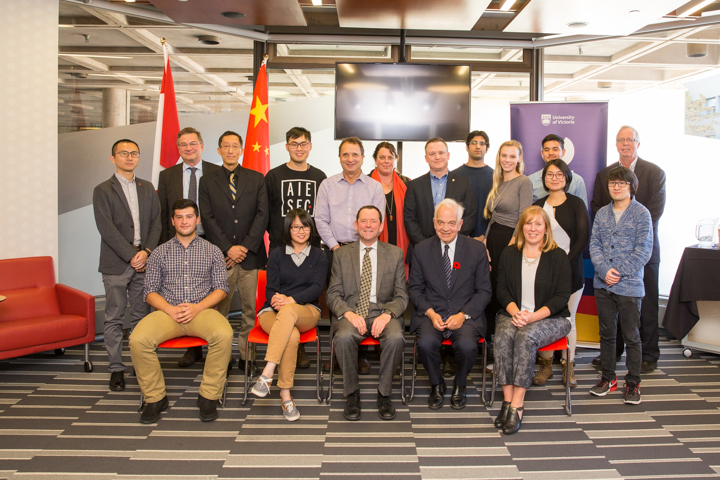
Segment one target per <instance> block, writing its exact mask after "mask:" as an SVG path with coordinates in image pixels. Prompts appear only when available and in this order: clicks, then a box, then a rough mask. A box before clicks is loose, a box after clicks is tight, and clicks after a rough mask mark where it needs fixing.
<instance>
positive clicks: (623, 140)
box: [615, 138, 637, 143]
mask: <svg viewBox="0 0 720 480" xmlns="http://www.w3.org/2000/svg"><path fill="white" fill-rule="evenodd" d="M615 141H616V142H617V143H625V142H627V143H635V142H637V138H616V139H615Z"/></svg>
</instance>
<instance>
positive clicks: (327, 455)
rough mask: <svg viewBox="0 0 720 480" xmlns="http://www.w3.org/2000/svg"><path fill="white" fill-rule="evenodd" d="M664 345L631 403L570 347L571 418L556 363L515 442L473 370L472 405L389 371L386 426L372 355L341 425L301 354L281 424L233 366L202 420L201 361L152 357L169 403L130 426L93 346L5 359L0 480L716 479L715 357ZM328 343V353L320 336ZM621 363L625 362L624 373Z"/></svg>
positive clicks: (131, 389) (132, 390)
mask: <svg viewBox="0 0 720 480" xmlns="http://www.w3.org/2000/svg"><path fill="white" fill-rule="evenodd" d="M323 340H324V341H325V342H327V331H325V332H323ZM408 340H409V341H408V343H407V346H406V366H405V372H407V375H408V379H409V376H410V373H411V367H410V361H411V358H412V343H411V342H410V337H408ZM125 348H126V350H125V351H126V352H127V345H126V347H125ZM661 349H662V356H661V360H660V363H659V368H658V370H656V371H655V372H654V373H653V374H650V375H646V376H644V377H643V381H642V404H641V405H637V406H631V405H625V404H623V402H622V393H621V389H620V390H618V391H617V392H613V393H612V394H610V395H609V396H608V397H605V398H596V397H593V396H591V395H590V394H589V393H588V389H589V388H590V387H591V386H592V385H594V384H595V383H596V382H597V372H596V370H595V368H593V367H592V366H591V365H590V360H591V359H592V357H593V356H595V355H596V352H595V351H592V350H583V349H580V350H579V352H578V358H577V374H578V375H577V376H578V382H579V386H578V387H577V388H576V389H574V390H573V416H572V417H568V416H566V415H565V413H564V411H563V409H562V403H563V401H564V395H565V394H564V389H563V387H562V386H561V382H560V375H559V370H560V369H559V366H558V365H556V366H554V369H555V372H556V375H555V378H554V379H552V380H550V381H549V382H548V385H547V386H546V387H542V388H538V387H533V388H531V389H530V391H529V392H528V395H527V398H526V404H525V408H526V415H525V418H524V421H523V426H522V430H521V431H520V432H519V433H518V434H517V435H513V436H504V435H503V434H502V433H499V432H498V431H497V430H496V429H495V428H494V427H493V424H492V422H493V420H494V416H495V415H496V414H497V411H498V408H499V404H500V402H499V401H496V403H495V404H494V405H493V407H492V408H490V409H489V410H488V409H486V408H485V407H483V406H481V402H480V384H481V377H482V376H481V367H480V365H476V367H475V368H474V369H473V372H472V380H471V381H470V382H469V385H468V397H469V399H468V403H469V406H468V407H467V408H465V409H464V410H461V411H455V410H452V409H451V408H450V407H449V405H446V406H445V407H444V408H442V409H441V410H439V411H431V410H429V409H428V408H427V403H426V401H427V394H428V392H429V385H428V379H427V375H426V374H425V371H424V370H423V369H422V367H419V369H418V383H417V387H416V392H415V398H414V401H413V402H412V403H411V404H410V405H403V404H402V403H401V401H400V395H399V377H398V378H396V382H395V386H396V389H395V392H394V393H395V395H394V399H393V401H394V405H395V407H396V409H397V417H396V418H395V420H393V421H389V422H387V421H382V420H380V418H379V417H378V416H377V412H376V407H375V399H376V385H377V360H376V359H374V358H371V363H372V364H373V370H372V371H371V374H370V375H367V376H363V377H361V382H362V385H361V398H362V408H363V417H362V420H361V421H359V422H347V421H345V420H344V418H343V416H342V410H343V407H344V400H343V398H342V380H341V377H338V378H336V380H337V381H336V383H335V388H334V390H333V400H332V402H331V405H329V406H327V405H318V403H317V401H316V400H315V376H314V371H315V370H314V362H315V358H314V353H313V352H314V349H313V348H309V349H308V354H309V355H310V357H311V360H312V361H313V368H311V369H310V370H300V371H299V372H298V375H297V376H296V387H295V388H294V389H293V395H294V396H295V399H296V402H297V404H298V406H299V409H300V411H301V413H302V418H301V420H300V421H298V422H295V423H289V422H287V421H285V420H284V419H283V417H282V415H281V410H280V406H279V398H278V391H277V388H276V387H275V386H273V391H272V393H271V395H270V396H269V397H268V398H265V399H257V398H254V397H251V398H252V399H251V400H249V401H248V403H247V404H246V405H245V406H244V407H243V406H242V405H241V403H242V402H241V400H242V381H243V377H242V376H241V375H240V374H239V372H238V370H237V369H234V370H232V372H231V375H230V383H229V390H228V401H227V405H226V408H224V409H220V418H219V419H218V420H217V421H215V422H212V423H209V424H206V423H202V422H200V421H199V419H198V414H197V408H196V407H195V401H196V399H197V395H198V387H199V383H200V380H201V375H202V364H197V365H195V366H194V367H192V368H189V369H180V368H177V363H176V362H177V360H178V359H179V356H180V355H181V353H178V352H177V351H162V352H160V359H161V362H162V365H163V370H164V372H165V378H166V382H167V385H168V398H169V400H170V408H169V409H168V410H167V411H166V412H165V413H163V415H162V418H161V420H160V421H159V422H158V423H157V424H156V425H141V424H140V423H139V422H138V420H139V413H138V412H137V409H138V406H139V389H138V386H137V382H136V381H135V379H134V378H132V377H127V376H126V381H127V388H126V390H125V391H124V392H109V391H108V388H107V383H108V380H109V374H108V373H107V372H106V368H107V357H106V355H105V352H104V349H103V345H102V344H101V343H97V344H93V345H92V348H91V353H92V360H93V362H94V365H95V370H94V371H93V372H92V373H84V372H83V367H82V365H83V352H82V349H81V348H73V349H68V350H67V352H66V353H65V354H64V355H63V356H55V355H54V354H53V353H52V352H48V353H45V354H38V355H32V356H28V357H22V358H17V359H13V360H4V361H0V479H39V480H40V479H42V480H45V479H53V480H55V479H115V478H122V479H193V480H194V479H198V480H199V479H212V478H223V479H233V478H237V479H250V478H258V479H260V478H262V479H290V478H298V479H313V478H314V479H324V480H330V479H343V480H349V479H354V478H358V479H359V478H371V479H378V480H379V479H385V478H387V479H438V480H440V479H481V478H482V479H486V478H487V479H494V478H499V479H516V478H517V479H520V478H522V479H530V480H545V479H547V480H565V479H605V478H608V479H618V478H627V479H669V478H686V479H694V478H717V477H718V476H719V474H720V410H718V407H719V406H720V357H718V356H716V355H712V354H703V353H700V352H696V353H695V355H694V356H693V357H692V358H689V359H688V358H684V357H683V355H682V348H681V347H680V346H679V345H678V343H677V342H675V341H669V340H666V339H663V341H662V344H661ZM323 351H324V352H325V355H327V354H328V352H329V349H328V348H327V344H324V345H323ZM128 360H129V355H128ZM623 368H624V358H623V362H621V363H620V365H619V371H618V373H619V374H620V375H622V374H623V373H624V372H623V371H622V369H623ZM325 380H327V376H326V378H325ZM620 383H621V384H622V380H621V382H620ZM446 401H447V402H448V403H449V393H448V394H446Z"/></svg>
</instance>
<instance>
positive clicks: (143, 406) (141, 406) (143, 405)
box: [138, 391, 145, 412]
mask: <svg viewBox="0 0 720 480" xmlns="http://www.w3.org/2000/svg"><path fill="white" fill-rule="evenodd" d="M143 408H145V397H144V396H143V394H142V391H141V392H140V408H138V412H142V411H143Z"/></svg>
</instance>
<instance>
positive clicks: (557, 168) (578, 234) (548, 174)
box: [532, 160, 590, 388]
mask: <svg viewBox="0 0 720 480" xmlns="http://www.w3.org/2000/svg"><path fill="white" fill-rule="evenodd" d="M542 182H543V187H544V188H545V190H546V191H547V192H549V194H550V195H549V196H547V197H544V198H541V199H539V200H538V201H537V202H535V205H537V206H539V207H540V208H542V209H543V210H545V212H547V214H548V216H549V217H550V225H551V228H550V230H552V234H553V239H554V240H555V243H557V245H558V247H560V248H562V249H563V250H565V253H567V255H568V259H569V260H570V268H571V270H572V289H571V291H572V292H573V293H572V295H570V300H569V301H568V309H569V310H570V323H571V324H572V330H570V334H569V335H568V349H567V352H565V351H563V362H562V376H563V385H565V382H566V381H569V382H570V387H571V388H574V387H577V381H576V380H575V369H574V368H573V367H574V366H575V345H576V344H577V330H576V329H575V314H576V313H577V309H578V305H580V299H581V298H582V293H583V287H584V286H585V270H584V269H583V252H584V251H585V249H586V248H587V246H588V243H589V242H590V220H589V217H588V211H587V207H585V203H584V202H583V201H582V199H580V198H579V197H576V196H575V195H571V194H569V193H567V190H568V188H569V187H570V182H572V172H571V171H570V167H568V165H567V163H565V162H564V161H562V160H551V161H549V162H547V163H546V164H545V168H543V172H542ZM568 355H569V356H570V359H569V360H568V358H567V356H568ZM538 356H539V357H540V361H539V363H540V370H539V371H538V373H537V375H535V376H534V377H533V382H532V383H533V384H534V385H545V382H546V381H547V379H548V378H552V376H553V373H552V357H553V352H551V351H547V352H540V353H539V354H538ZM568 361H569V362H570V363H569V365H571V367H570V369H569V374H568V368H567V366H568ZM568 379H569V380H568Z"/></svg>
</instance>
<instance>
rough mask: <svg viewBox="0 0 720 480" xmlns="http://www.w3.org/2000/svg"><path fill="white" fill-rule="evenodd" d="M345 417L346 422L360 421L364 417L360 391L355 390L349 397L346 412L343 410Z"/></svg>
mask: <svg viewBox="0 0 720 480" xmlns="http://www.w3.org/2000/svg"><path fill="white" fill-rule="evenodd" d="M343 417H345V420H350V421H351V422H354V421H356V420H360V417H362V411H361V410H360V390H355V391H354V392H353V393H351V394H350V395H348V398H347V403H346V404H345V410H343Z"/></svg>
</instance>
